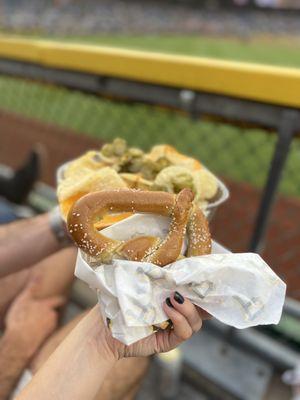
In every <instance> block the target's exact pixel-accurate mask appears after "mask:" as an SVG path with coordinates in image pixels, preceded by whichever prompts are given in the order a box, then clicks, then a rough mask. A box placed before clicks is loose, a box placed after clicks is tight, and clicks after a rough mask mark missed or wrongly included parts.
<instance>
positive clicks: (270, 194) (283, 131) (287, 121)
mask: <svg viewBox="0 0 300 400" xmlns="http://www.w3.org/2000/svg"><path fill="white" fill-rule="evenodd" d="M299 127H300V112H299V111H297V110H292V109H286V110H284V111H283V113H282V118H281V123H280V125H279V129H278V139H277V143H276V147H275V151H274V154H273V159H272V162H271V165H270V169H269V173H268V178H267V182H266V184H265V187H264V190H263V194H262V198H261V202H260V206H259V209H258V213H257V216H256V221H255V225H254V230H253V234H252V237H251V240H250V244H249V251H251V252H258V253H260V252H261V251H262V250H263V247H264V238H265V234H266V230H267V227H268V223H269V219H270V216H271V212H272V208H273V205H274V202H275V198H276V192H277V189H278V185H279V183H280V178H281V174H282V171H283V168H284V166H285V162H286V160H287V156H288V154H289V150H290V145H291V143H292V140H293V136H294V134H295V132H296V130H297V128H298V129H299Z"/></svg>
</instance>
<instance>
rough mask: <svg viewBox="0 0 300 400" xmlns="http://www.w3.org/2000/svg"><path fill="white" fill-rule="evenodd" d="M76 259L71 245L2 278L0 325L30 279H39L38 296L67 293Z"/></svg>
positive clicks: (0, 282) (36, 292) (0, 288)
mask: <svg viewBox="0 0 300 400" xmlns="http://www.w3.org/2000/svg"><path fill="white" fill-rule="evenodd" d="M33 251H34V250H33ZM75 259H76V249H75V248H74V247H69V248H66V249H64V250H61V251H59V252H57V253H55V254H53V255H51V256H49V257H47V258H45V259H44V260H42V261H40V262H39V263H37V264H35V265H34V266H32V267H31V268H29V269H27V270H23V271H20V272H17V273H14V274H11V275H8V276H6V277H5V278H2V279H0V325H1V322H3V318H4V315H5V313H6V311H7V309H8V307H9V305H10V304H11V302H12V301H13V300H14V298H15V297H16V296H17V295H18V294H19V292H20V291H21V290H22V289H23V287H24V286H25V285H26V284H27V283H28V282H29V280H30V279H38V288H37V290H36V291H35V295H36V296H37V297H38V298H46V297H51V296H55V295H59V294H67V293H68V291H69V289H70V287H71V285H72V282H73V276H74V267H75Z"/></svg>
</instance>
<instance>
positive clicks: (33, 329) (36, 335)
mask: <svg viewBox="0 0 300 400" xmlns="http://www.w3.org/2000/svg"><path fill="white" fill-rule="evenodd" d="M36 287H37V282H36V281H34V282H31V283H29V285H28V286H26V287H25V289H24V290H23V291H22V292H21V293H20V295H19V296H18V297H17V298H16V299H15V300H14V302H13V303H12V305H11V306H10V308H9V310H8V312H7V314H6V318H5V326H6V334H7V335H8V336H12V337H14V338H15V341H16V343H18V344H19V345H21V346H22V348H23V350H24V351H26V353H27V356H28V357H31V356H32V355H33V354H34V353H35V352H36V350H37V349H38V348H39V346H40V345H41V344H42V342H43V341H44V340H45V339H46V338H47V337H48V336H49V335H50V334H51V333H52V332H53V331H54V329H55V328H56V326H57V321H58V313H57V311H56V308H57V307H59V306H61V305H63V304H64V302H65V299H64V298H63V297H61V296H55V297H51V298H47V299H43V300H38V299H35V297H34V292H35V290H36Z"/></svg>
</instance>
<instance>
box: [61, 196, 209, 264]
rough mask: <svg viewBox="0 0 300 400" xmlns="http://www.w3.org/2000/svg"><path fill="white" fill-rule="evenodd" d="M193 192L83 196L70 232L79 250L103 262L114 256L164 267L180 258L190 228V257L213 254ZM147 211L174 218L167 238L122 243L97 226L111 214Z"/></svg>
mask: <svg viewBox="0 0 300 400" xmlns="http://www.w3.org/2000/svg"><path fill="white" fill-rule="evenodd" d="M193 198H194V195H193V192H192V191H191V190H190V189H183V190H182V191H181V192H180V193H179V194H178V195H174V194H171V193H166V192H150V191H139V190H130V189H118V190H103V191H100V192H94V193H90V194H87V195H85V196H83V197H81V198H80V199H79V200H78V201H77V202H75V203H74V204H73V206H72V208H71V210H70V212H69V214H68V221H67V222H68V229H69V232H70V234H71V235H72V237H73V239H74V241H75V242H76V243H77V245H78V247H79V248H80V249H81V250H82V251H84V252H85V253H87V254H88V255H90V256H92V257H93V258H96V259H99V260H101V261H102V262H109V261H110V260H111V259H112V258H113V256H114V255H119V256H122V257H124V258H126V259H128V260H134V261H147V262H152V263H154V264H156V265H160V266H164V265H167V264H169V263H171V262H174V261H175V260H176V259H177V258H178V257H179V255H180V253H181V249H182V245H183V241H184V237H185V233H186V228H187V226H188V233H189V235H188V236H189V238H190V240H189V244H188V254H189V255H190V256H192V255H193V256H195V255H202V254H208V253H210V248H211V239H210V234H209V229H208V224H207V221H206V219H205V217H204V215H203V214H202V211H201V210H200V209H199V208H194V206H193V203H192V201H193ZM128 211H130V212H146V213H152V214H159V215H163V216H168V217H170V218H171V224H170V231H169V233H168V235H167V237H166V238H165V239H163V240H162V239H160V238H157V237H153V236H142V237H137V238H134V239H131V240H128V241H125V242H124V241H119V240H114V239H110V238H107V237H105V236H104V235H103V234H101V232H99V231H98V230H97V229H96V228H95V223H96V222H97V220H99V218H100V219H101V218H102V217H103V216H104V215H105V214H107V213H108V212H112V213H117V212H128Z"/></svg>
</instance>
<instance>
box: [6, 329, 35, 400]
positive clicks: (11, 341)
mask: <svg viewBox="0 0 300 400" xmlns="http://www.w3.org/2000/svg"><path fill="white" fill-rule="evenodd" d="M19 336H20V335H19ZM18 339H20V337H17V336H16V335H11V334H7V333H5V334H4V335H3V337H2V338H1V339H0V366H1V368H0V400H6V399H8V398H9V395H10V393H11V392H12V390H13V389H14V386H15V384H16V383H17V381H18V379H19V377H20V375H21V374H22V371H23V370H24V368H25V367H26V365H27V364H28V362H29V360H30V358H31V354H28V351H27V349H26V346H23V345H22V342H20V341H19V340H18Z"/></svg>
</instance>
